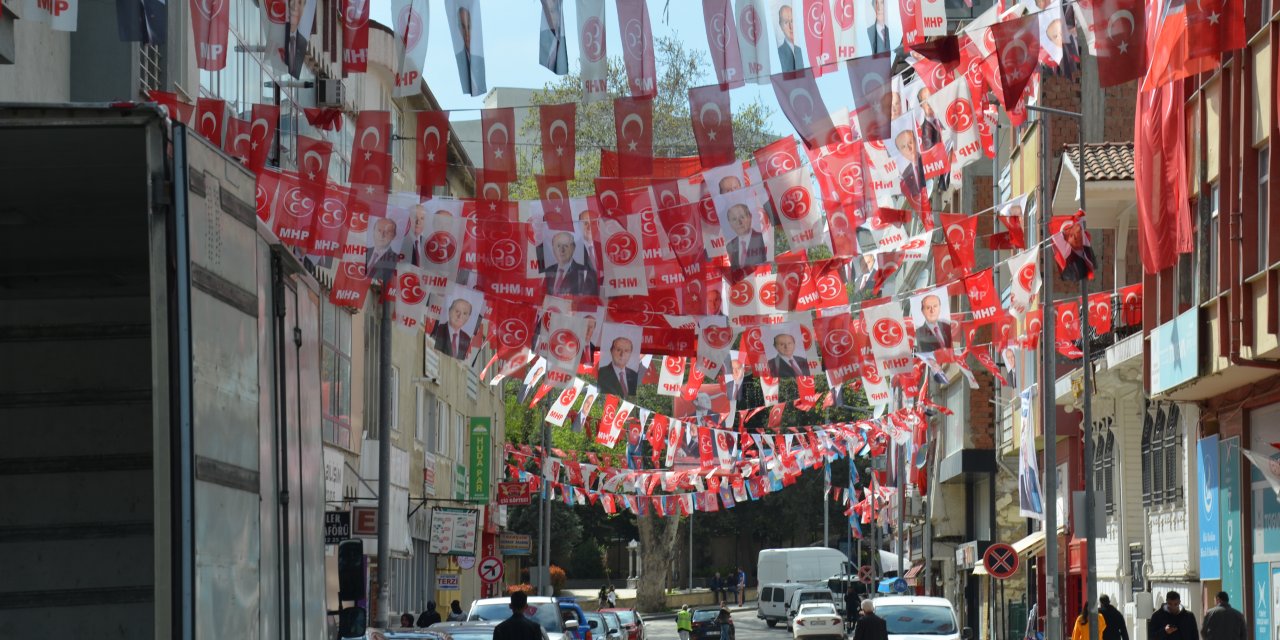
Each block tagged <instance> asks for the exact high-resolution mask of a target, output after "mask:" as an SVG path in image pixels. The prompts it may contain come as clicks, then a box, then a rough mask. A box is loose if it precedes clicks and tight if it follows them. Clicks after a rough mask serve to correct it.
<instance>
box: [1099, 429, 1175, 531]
mask: <svg viewBox="0 0 1280 640" xmlns="http://www.w3.org/2000/svg"><path fill="white" fill-rule="evenodd" d="M1181 413H1182V411H1181V409H1179V408H1178V405H1176V404H1170V405H1168V406H1163V405H1162V406H1158V407H1156V408H1155V409H1154V413H1153V412H1152V410H1151V409H1148V412H1147V418H1146V422H1145V423H1144V426H1143V430H1142V506H1144V507H1158V506H1161V505H1166V504H1172V505H1180V504H1182V487H1183V479H1182V473H1181V472H1180V471H1179V468H1180V467H1181V465H1182V461H1183V460H1182V454H1183V446H1182V420H1181ZM1108 448H1114V444H1108ZM1112 456H1113V460H1114V452H1112ZM1113 482H1114V481H1113ZM1108 490H1109V491H1112V492H1114V489H1108Z"/></svg>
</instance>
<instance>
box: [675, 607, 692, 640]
mask: <svg viewBox="0 0 1280 640" xmlns="http://www.w3.org/2000/svg"><path fill="white" fill-rule="evenodd" d="M676 632H677V633H679V634H680V640H689V636H690V634H692V633H693V612H692V611H689V605H687V604H686V605H684V606H682V607H680V610H679V611H677V612H676Z"/></svg>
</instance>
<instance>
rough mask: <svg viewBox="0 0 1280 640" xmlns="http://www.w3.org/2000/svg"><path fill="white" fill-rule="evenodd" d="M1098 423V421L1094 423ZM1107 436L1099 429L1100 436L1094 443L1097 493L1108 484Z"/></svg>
mask: <svg viewBox="0 0 1280 640" xmlns="http://www.w3.org/2000/svg"><path fill="white" fill-rule="evenodd" d="M1094 424H1095V425H1097V424H1098V423H1096V422H1095V423H1094ZM1106 451H1107V438H1106V437H1105V436H1104V435H1103V434H1102V432H1101V431H1098V438H1097V440H1096V441H1095V442H1094V445H1093V490H1094V492H1095V494H1096V492H1098V491H1103V490H1104V488H1105V487H1106V486H1107V460H1106Z"/></svg>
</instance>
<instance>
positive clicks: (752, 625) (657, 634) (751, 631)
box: [644, 608, 791, 640]
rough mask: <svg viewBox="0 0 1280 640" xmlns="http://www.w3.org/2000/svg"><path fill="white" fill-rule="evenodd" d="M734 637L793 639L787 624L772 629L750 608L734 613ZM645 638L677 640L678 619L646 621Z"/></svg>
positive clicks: (699, 639)
mask: <svg viewBox="0 0 1280 640" xmlns="http://www.w3.org/2000/svg"><path fill="white" fill-rule="evenodd" d="M733 624H734V629H735V631H734V637H735V640H791V632H790V631H787V626H786V625H784V624H779V625H778V626H777V627H775V628H773V629H770V628H769V627H767V626H765V624H764V620H761V619H759V618H757V617H756V610H755V609H754V608H753V609H748V610H745V611H735V612H734V613H733ZM644 630H645V640H676V639H678V638H679V637H680V634H678V633H676V621H675V620H674V619H666V620H649V619H646V620H645V622H644ZM716 638H718V636H717V637H715V638H705V639H704V638H695V639H694V640H716Z"/></svg>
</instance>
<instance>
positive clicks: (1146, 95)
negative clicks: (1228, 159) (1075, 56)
mask: <svg viewBox="0 0 1280 640" xmlns="http://www.w3.org/2000/svg"><path fill="white" fill-rule="evenodd" d="M1133 130H1134V143H1133V177H1134V187H1135V191H1137V195H1138V197H1137V201H1138V203H1137V204H1138V240H1139V242H1138V247H1139V249H1141V254H1142V267H1143V269H1144V270H1145V271H1146V272H1147V273H1159V272H1160V271H1163V270H1164V269H1168V268H1169V267H1172V266H1173V265H1174V264H1176V263H1177V261H1178V254H1180V253H1190V252H1191V248H1192V228H1191V212H1190V209H1189V207H1188V204H1187V201H1188V197H1187V180H1186V171H1187V163H1186V157H1187V156H1186V143H1185V136H1186V124H1185V117H1184V116H1183V96H1182V83H1181V82H1179V81H1174V82H1170V83H1166V84H1164V85H1163V86H1160V87H1158V88H1157V89H1155V90H1154V91H1143V92H1139V94H1138V106H1137V108H1136V109H1135V110H1134V125H1133Z"/></svg>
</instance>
